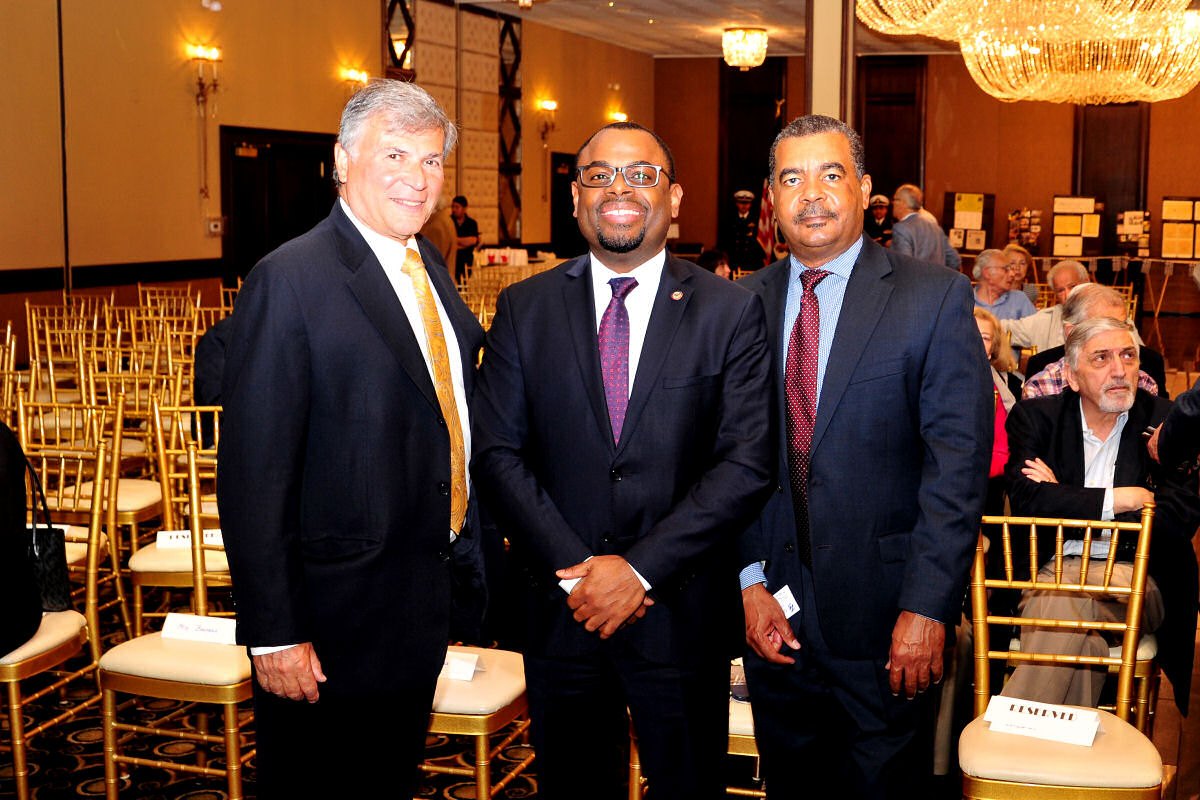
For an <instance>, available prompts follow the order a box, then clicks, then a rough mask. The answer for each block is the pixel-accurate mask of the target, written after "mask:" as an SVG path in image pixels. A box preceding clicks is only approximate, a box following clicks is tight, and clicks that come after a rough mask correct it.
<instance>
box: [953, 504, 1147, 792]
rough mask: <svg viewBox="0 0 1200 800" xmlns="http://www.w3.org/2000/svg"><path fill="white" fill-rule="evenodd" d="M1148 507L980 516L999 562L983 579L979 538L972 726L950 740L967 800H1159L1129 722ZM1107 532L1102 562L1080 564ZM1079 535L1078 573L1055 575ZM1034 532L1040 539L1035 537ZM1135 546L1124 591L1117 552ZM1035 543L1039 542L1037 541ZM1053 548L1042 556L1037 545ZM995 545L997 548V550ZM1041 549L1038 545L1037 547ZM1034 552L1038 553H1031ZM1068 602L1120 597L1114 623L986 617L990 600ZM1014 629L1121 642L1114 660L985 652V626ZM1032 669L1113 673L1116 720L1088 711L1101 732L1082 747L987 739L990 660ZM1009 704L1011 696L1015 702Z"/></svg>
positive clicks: (1139, 738)
mask: <svg viewBox="0 0 1200 800" xmlns="http://www.w3.org/2000/svg"><path fill="white" fill-rule="evenodd" d="M1153 519H1154V504H1153V503H1147V504H1146V506H1145V507H1144V508H1143V509H1142V517H1141V521H1140V522H1136V523H1135V522H1112V521H1101V520H1059V519H1042V518H1036V517H1007V516H998V517H988V516H985V517H984V518H983V524H984V525H991V526H998V529H999V535H1000V541H999V542H998V543H997V542H996V541H995V540H993V542H992V547H991V555H992V557H993V558H999V559H1002V563H1001V565H1000V567H999V568H998V569H993V570H992V573H993V574H994V575H998V576H999V577H992V578H989V577H988V576H987V569H986V564H985V557H984V537H983V536H982V535H981V536H980V538H979V542H978V544H977V546H976V549H975V561H974V565H973V566H972V569H971V612H972V631H973V634H974V653H975V656H974V660H975V715H976V717H975V719H974V720H973V721H972V722H971V723H970V724H968V725H967V727H966V729H965V730H964V731H963V733H962V736H961V737H960V738H959V752H958V758H959V764H960V766H961V767H962V770H963V796H964V797H966V798H981V799H983V798H997V799H999V798H1004V799H1005V800H1020V799H1021V798H1030V799H1031V800H1033V799H1034V798H1038V799H1039V800H1040V799H1041V798H1049V799H1051V800H1053V798H1075V799H1078V798H1095V800H1108V799H1109V798H1112V799H1113V800H1115V799H1116V798H1126V799H1128V798H1145V800H1150V798H1158V797H1159V795H1160V792H1161V783H1162V760H1161V758H1160V757H1159V754H1158V750H1157V749H1156V748H1155V747H1154V744H1153V743H1152V742H1151V741H1150V740H1149V739H1147V738H1146V736H1145V735H1144V734H1142V733H1141V732H1140V731H1138V730H1137V728H1135V727H1134V726H1133V725H1131V724H1130V723H1129V718H1130V716H1131V715H1132V713H1133V682H1134V662H1135V658H1136V654H1137V647H1138V639H1139V634H1140V632H1141V631H1140V628H1141V613H1142V603H1143V596H1144V592H1145V587H1146V577H1147V565H1148V563H1149V559H1150V535H1151V527H1152V523H1153ZM1105 530H1109V531H1111V532H1112V541H1111V544H1110V547H1109V555H1108V558H1107V559H1103V560H1101V559H1095V560H1094V561H1093V560H1092V559H1089V558H1088V554H1089V553H1090V552H1091V547H1092V543H1093V542H1095V541H1099V540H1100V538H1101V532H1102V531H1105ZM1074 532H1079V533H1080V534H1081V536H1082V541H1083V561H1082V563H1083V569H1082V570H1081V572H1082V574H1080V575H1079V576H1072V575H1070V574H1068V573H1066V572H1065V571H1064V556H1063V542H1064V541H1066V540H1068V539H1071V538H1073V537H1072V534H1073V533H1074ZM1039 534H1040V535H1039ZM1130 536H1134V537H1136V541H1137V550H1136V555H1135V556H1134V561H1133V572H1132V578H1131V580H1130V581H1129V586H1122V585H1119V582H1116V581H1114V580H1113V572H1114V570H1113V567H1114V564H1115V558H1116V551H1117V545H1118V542H1119V541H1120V539H1121V538H1126V539H1128V537H1130ZM1039 539H1041V543H1039ZM1051 540H1052V541H1053V546H1052V547H1051V548H1050V550H1049V551H1047V547H1046V543H1047V542H1049V541H1051ZM997 544H999V545H1000V546H999V547H998V546H997ZM1039 545H1040V546H1039ZM1039 550H1040V552H1039ZM1047 563H1053V564H1054V565H1055V569H1054V572H1053V576H1052V579H1051V580H1049V581H1047V580H1046V579H1045V576H1044V575H1043V576H1039V575H1038V570H1039V568H1041V567H1042V566H1043V565H1044V564H1047ZM1034 588H1036V589H1038V590H1040V591H1055V592H1063V593H1070V594H1072V595H1088V596H1096V597H1101V596H1103V597H1113V596H1115V597H1119V598H1125V599H1124V600H1123V601H1122V602H1124V604H1125V607H1126V615H1127V616H1126V618H1125V620H1124V621H1122V622H1091V621H1086V622H1085V621H1079V620H1047V619H1030V618H1025V617H1014V616H1008V615H1004V614H994V613H991V612H990V611H989V602H990V603H991V604H992V605H993V606H995V605H996V602H997V597H996V595H997V594H998V593H1002V592H1020V591H1022V590H1025V589H1034ZM993 625H997V626H1018V627H1041V628H1047V627H1050V628H1057V629H1070V630H1078V631H1103V632H1105V633H1107V634H1109V635H1112V636H1119V637H1120V638H1121V648H1120V653H1119V656H1117V657H1115V658H1114V657H1112V656H1111V655H1109V656H1085V655H1058V654H1047V653H1033V652H1028V651H1025V650H1012V649H1011V646H1010V647H1009V648H1008V649H1003V648H997V649H995V650H993V649H992V640H991V626H993ZM992 660H1007V661H1009V662H1010V663H1015V664H1021V663H1027V662H1041V663H1051V664H1075V665H1078V666H1079V667H1080V668H1085V669H1086V668H1091V667H1095V666H1102V667H1113V666H1116V667H1117V670H1118V671H1117V702H1116V713H1115V714H1110V713H1108V712H1106V711H1097V712H1096V713H1098V714H1099V715H1100V730H1099V732H1098V733H1097V734H1096V739H1095V741H1094V742H1093V744H1092V746H1091V747H1080V746H1078V745H1072V744H1065V743H1061V742H1054V741H1046V740H1043V739H1035V738H1031V737H1026V736H1020V735H1014V734H1011V733H1004V732H993V731H992V730H991V729H990V725H989V723H988V722H986V721H985V720H984V719H983V713H984V712H985V711H986V710H987V706H988V702H989V700H990V694H991V687H990V681H989V662H990V661H992ZM1014 699H1016V698H1014Z"/></svg>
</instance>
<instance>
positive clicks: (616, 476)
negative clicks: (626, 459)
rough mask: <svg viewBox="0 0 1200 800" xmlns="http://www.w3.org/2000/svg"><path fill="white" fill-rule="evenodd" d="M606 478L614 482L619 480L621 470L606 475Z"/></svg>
mask: <svg viewBox="0 0 1200 800" xmlns="http://www.w3.org/2000/svg"><path fill="white" fill-rule="evenodd" d="M608 477H610V478H612V479H613V480H614V481H619V480H621V470H619V469H614V470H613V471H612V472H610V473H608Z"/></svg>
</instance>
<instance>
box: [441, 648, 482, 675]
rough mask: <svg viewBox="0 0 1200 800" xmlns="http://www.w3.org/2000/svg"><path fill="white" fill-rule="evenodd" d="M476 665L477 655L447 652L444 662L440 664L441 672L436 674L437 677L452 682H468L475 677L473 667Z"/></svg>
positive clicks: (477, 661)
mask: <svg viewBox="0 0 1200 800" xmlns="http://www.w3.org/2000/svg"><path fill="white" fill-rule="evenodd" d="M478 663H479V654H478V653H457V652H455V651H453V650H447V651H446V661H445V663H443V664H442V671H441V672H440V673H438V677H439V678H448V679H449V680H452V681H469V680H471V679H472V678H474V677H475V667H476V666H477V665H478Z"/></svg>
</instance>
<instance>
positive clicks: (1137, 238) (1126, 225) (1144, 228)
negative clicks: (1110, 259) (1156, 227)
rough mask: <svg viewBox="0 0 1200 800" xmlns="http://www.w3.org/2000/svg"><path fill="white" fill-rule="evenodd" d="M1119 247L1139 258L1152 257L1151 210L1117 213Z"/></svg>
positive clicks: (1125, 252)
mask: <svg viewBox="0 0 1200 800" xmlns="http://www.w3.org/2000/svg"><path fill="white" fill-rule="evenodd" d="M1117 249H1118V250H1120V251H1121V252H1122V253H1124V254H1126V255H1130V256H1136V257H1137V258H1149V257H1150V212H1149V211H1121V212H1118V213H1117Z"/></svg>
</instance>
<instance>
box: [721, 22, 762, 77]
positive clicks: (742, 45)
mask: <svg viewBox="0 0 1200 800" xmlns="http://www.w3.org/2000/svg"><path fill="white" fill-rule="evenodd" d="M721 51H722V52H723V53H724V55H725V63H726V64H728V65H729V66H731V67H739V68H740V69H741V70H742V72H745V71H746V70H748V69H750V68H751V67H757V66H758V65H759V64H761V63H763V61H765V60H766V58H767V31H766V30H765V29H764V28H726V29H725V32H724V33H722V34H721Z"/></svg>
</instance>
